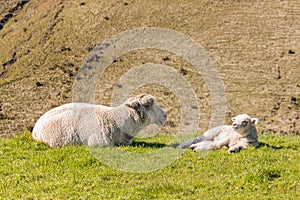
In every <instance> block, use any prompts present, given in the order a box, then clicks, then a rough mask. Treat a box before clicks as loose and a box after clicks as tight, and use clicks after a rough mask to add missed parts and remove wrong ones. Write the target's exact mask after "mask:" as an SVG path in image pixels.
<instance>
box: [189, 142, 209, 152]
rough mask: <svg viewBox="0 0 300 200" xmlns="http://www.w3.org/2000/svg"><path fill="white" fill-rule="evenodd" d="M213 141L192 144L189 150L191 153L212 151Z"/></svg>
mask: <svg viewBox="0 0 300 200" xmlns="http://www.w3.org/2000/svg"><path fill="white" fill-rule="evenodd" d="M213 147H214V141H202V142H198V143H196V144H192V145H191V146H190V149H192V150H193V151H197V152H199V151H205V150H212V149H214V148H213Z"/></svg>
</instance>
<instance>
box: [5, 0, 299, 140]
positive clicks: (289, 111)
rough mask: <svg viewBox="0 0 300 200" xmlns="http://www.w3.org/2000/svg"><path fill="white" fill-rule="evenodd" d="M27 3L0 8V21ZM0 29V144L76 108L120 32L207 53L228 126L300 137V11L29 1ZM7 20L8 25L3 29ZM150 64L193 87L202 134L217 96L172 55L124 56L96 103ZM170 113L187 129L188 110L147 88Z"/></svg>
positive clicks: (294, 7) (173, 124)
mask: <svg viewBox="0 0 300 200" xmlns="http://www.w3.org/2000/svg"><path fill="white" fill-rule="evenodd" d="M20 2H21V1H17V0H15V1H9V3H8V2H7V1H5V0H0V7H1V9H0V12H1V13H0V17H1V19H3V18H5V16H6V17H7V14H9V13H12V10H11V9H12V8H15V7H16V6H17V5H18V3H20ZM13 11H14V12H13V14H12V15H10V17H9V19H7V20H4V21H5V23H2V25H1V26H2V29H1V30H0V49H1V51H0V55H1V56H0V95H1V96H0V106H1V107H0V128H1V130H0V135H1V136H3V137H8V136H13V135H16V134H18V132H20V131H22V130H24V129H26V128H27V129H30V128H32V126H33V125H34V123H35V121H36V120H37V119H38V117H39V116H40V115H41V114H42V113H44V112H45V111H47V110H49V109H51V108H53V107H55V106H58V105H61V104H63V103H67V102H71V101H72V86H73V83H74V80H75V77H76V72H77V70H78V69H79V68H80V67H81V65H82V63H83V62H84V60H85V59H86V58H87V56H88V54H89V51H90V50H92V49H93V48H94V47H95V46H96V45H97V44H99V43H101V42H102V41H103V40H105V39H107V38H110V37H111V36H113V35H115V34H117V33H120V32H122V31H126V30H130V29H134V28H140V27H162V28H167V29H171V30H176V31H178V32H182V33H184V34H186V35H187V36H189V37H191V38H193V39H194V40H195V41H197V42H198V43H199V44H201V45H202V46H203V47H204V48H205V49H206V51H207V52H208V53H209V54H210V56H211V57H212V59H213V60H214V62H215V64H216V66H217V67H218V70H219V72H220V74H221V77H222V79H223V82H224V86H225V90H226V99H227V101H226V107H227V111H226V116H227V119H226V123H229V121H230V118H231V117H232V116H234V115H236V114H240V113H248V114H249V115H251V116H254V117H258V118H259V120H260V121H259V126H258V130H259V131H261V132H272V133H279V134H289V135H296V134H297V135H299V134H300V122H299V121H300V120H299V103H300V102H299V101H300V75H299V74H300V56H299V55H300V20H299V19H300V2H299V1H298V0H289V1H288V0H283V1H282V0H275V1H274V0H265V1H252V0H249V1H234V0H232V1H196V0H192V1H190V0H186V1H182V0H180V1H179V0H176V1H169V0H165V1H160V0H151V1H142V0H128V1H120V0H112V1H103V0H98V1H97V0H80V1H79V0H72V1H70V0H51V1H50V0H43V1H37V0H30V1H28V2H27V1H26V4H24V5H23V6H21V7H20V6H19V7H18V9H14V10H13ZM4 21H3V22H4ZM143 63H159V64H165V65H168V66H171V67H173V68H174V69H176V70H177V71H178V73H179V74H181V75H184V76H185V78H186V79H187V80H188V81H189V82H190V83H191V85H192V87H193V89H194V91H195V92H196V95H197V100H198V104H199V105H200V107H201V121H200V123H199V125H200V128H199V131H200V132H202V131H204V130H205V129H206V128H207V127H208V125H209V121H210V117H211V106H210V94H209V91H208V89H207V87H206V85H205V82H204V81H203V79H202V77H201V76H199V75H198V74H197V73H196V72H195V70H194V69H193V66H191V64H190V63H188V62H187V61H186V60H184V59H183V58H181V57H179V56H176V55H174V54H172V53H170V52H165V51H161V50H155V49H149V50H140V51H135V52H131V53H128V54H126V55H123V56H122V57H121V58H118V59H117V60H116V62H114V63H113V64H112V65H111V66H110V67H109V69H108V71H107V73H106V75H105V77H104V78H103V80H102V82H101V84H100V86H99V87H98V89H97V102H98V103H102V104H110V100H111V90H112V88H113V87H114V86H115V84H116V81H117V80H118V78H119V77H121V76H122V75H123V74H124V73H125V72H126V71H127V70H128V69H130V68H132V67H133V66H136V65H139V64H143ZM139 91H146V92H151V93H153V94H154V95H155V96H157V98H158V102H159V103H160V104H163V105H164V107H165V108H166V110H167V111H168V114H169V119H168V122H167V124H166V127H165V128H164V131H165V132H166V133H174V132H176V130H177V129H178V127H179V125H180V103H179V101H178V100H177V98H176V95H175V94H174V93H172V91H170V90H169V89H168V88H164V87H161V86H159V87H158V86H153V87H151V85H149V86H145V87H144V88H139V89H138V90H137V91H136V92H137V93H138V92H139Z"/></svg>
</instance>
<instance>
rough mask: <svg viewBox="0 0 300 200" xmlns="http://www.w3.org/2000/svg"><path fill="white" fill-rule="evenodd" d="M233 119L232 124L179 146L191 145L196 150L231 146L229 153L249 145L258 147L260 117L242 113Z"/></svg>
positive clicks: (212, 130) (207, 132)
mask: <svg viewBox="0 0 300 200" xmlns="http://www.w3.org/2000/svg"><path fill="white" fill-rule="evenodd" d="M232 121H233V123H232V126H226V125H224V126H217V127H215V128H212V129H210V130H208V131H206V132H205V133H204V134H203V135H201V136H199V137H197V138H194V139H192V140H188V141H186V142H184V143H182V144H180V145H179V146H178V147H179V148H187V147H190V149H192V150H194V151H203V150H213V149H219V148H222V147H223V146H227V147H229V150H228V152H229V153H234V152H238V151H240V149H245V148H246V147H247V146H249V145H252V146H254V147H256V148H258V147H259V143H258V136H257V131H256V127H255V125H256V124H257V122H258V119H257V118H250V117H249V116H248V115H246V114H242V115H238V116H236V117H233V118H232Z"/></svg>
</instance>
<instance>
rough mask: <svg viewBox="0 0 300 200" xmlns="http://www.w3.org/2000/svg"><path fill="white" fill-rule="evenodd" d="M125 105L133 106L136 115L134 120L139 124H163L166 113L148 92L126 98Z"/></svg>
mask: <svg viewBox="0 0 300 200" xmlns="http://www.w3.org/2000/svg"><path fill="white" fill-rule="evenodd" d="M126 105H127V106H128V107H130V108H133V109H134V110H135V111H136V113H137V117H136V119H135V121H137V122H138V123H141V125H144V126H146V125H149V124H157V125H159V126H162V125H164V123H165V121H166V119H167V114H166V112H165V111H163V110H162V109H161V107H160V106H158V105H157V104H156V102H155V98H154V97H153V96H152V95H149V94H140V95H138V96H136V97H133V98H130V99H128V100H127V102H126Z"/></svg>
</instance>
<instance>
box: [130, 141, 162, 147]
mask: <svg viewBox="0 0 300 200" xmlns="http://www.w3.org/2000/svg"><path fill="white" fill-rule="evenodd" d="M130 146H133V147H150V148H163V147H166V146H167V145H166V144H164V143H157V142H139V141H132V144H131V145H130Z"/></svg>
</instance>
